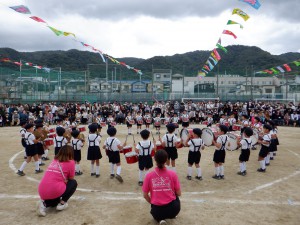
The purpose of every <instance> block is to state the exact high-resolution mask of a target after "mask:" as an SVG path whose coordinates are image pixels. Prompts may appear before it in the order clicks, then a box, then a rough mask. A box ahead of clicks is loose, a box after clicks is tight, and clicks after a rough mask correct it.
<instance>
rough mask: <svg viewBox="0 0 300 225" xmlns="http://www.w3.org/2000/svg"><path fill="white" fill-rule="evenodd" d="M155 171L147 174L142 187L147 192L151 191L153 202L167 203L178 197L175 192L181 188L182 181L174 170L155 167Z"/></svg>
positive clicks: (154, 203) (158, 203)
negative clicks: (180, 181)
mask: <svg viewBox="0 0 300 225" xmlns="http://www.w3.org/2000/svg"><path fill="white" fill-rule="evenodd" d="M155 171H156V172H157V173H158V175H159V176H158V175H157V174H156V172H155ZM155 171H152V172H150V173H148V174H147V175H146V177H145V180H144V184H143V188H142V189H143V192H145V193H149V192H150V196H151V204H153V205H166V204H168V203H170V202H172V201H173V200H175V199H176V196H175V193H176V191H178V190H180V183H179V180H178V177H177V174H176V173H175V172H174V171H172V170H168V169H166V168H164V169H162V170H161V169H158V168H155Z"/></svg>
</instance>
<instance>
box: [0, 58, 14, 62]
mask: <svg viewBox="0 0 300 225" xmlns="http://www.w3.org/2000/svg"><path fill="white" fill-rule="evenodd" d="M0 61H1V62H11V60H10V59H9V58H3V59H1V60H0Z"/></svg>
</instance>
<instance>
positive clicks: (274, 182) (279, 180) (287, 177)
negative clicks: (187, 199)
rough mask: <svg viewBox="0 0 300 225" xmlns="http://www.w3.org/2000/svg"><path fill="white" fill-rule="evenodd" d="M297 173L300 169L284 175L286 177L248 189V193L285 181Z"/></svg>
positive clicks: (299, 172)
mask: <svg viewBox="0 0 300 225" xmlns="http://www.w3.org/2000/svg"><path fill="white" fill-rule="evenodd" d="M298 174H300V171H295V172H294V173H292V174H290V175H289V176H286V177H283V178H280V179H278V180H275V181H273V182H270V183H267V184H264V185H261V186H258V187H256V188H254V189H252V190H250V191H248V194H252V193H253V192H255V191H259V190H261V189H264V188H267V187H270V186H272V185H274V184H277V183H280V182H282V181H285V180H287V179H290V178H291V177H294V176H297V175H298Z"/></svg>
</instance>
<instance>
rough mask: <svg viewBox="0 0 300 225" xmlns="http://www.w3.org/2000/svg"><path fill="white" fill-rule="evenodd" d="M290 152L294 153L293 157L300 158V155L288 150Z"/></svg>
mask: <svg viewBox="0 0 300 225" xmlns="http://www.w3.org/2000/svg"><path fill="white" fill-rule="evenodd" d="M288 151H289V152H290V153H292V154H293V155H295V156H297V157H298V158H300V155H299V154H298V153H296V152H293V151H292V150H289V149H288Z"/></svg>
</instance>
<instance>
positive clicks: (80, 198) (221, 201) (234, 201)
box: [0, 194, 300, 206]
mask: <svg viewBox="0 0 300 225" xmlns="http://www.w3.org/2000/svg"><path fill="white" fill-rule="evenodd" d="M0 199H12V200H14V199H39V196H38V195H8V194H0ZM87 199H88V200H95V199H97V200H118V201H145V200H144V198H143V197H140V196H130V197H129V196H128V197H117V196H115V197H114V196H98V197H96V198H94V197H93V198H92V197H84V196H72V200H76V201H84V200H87ZM180 200H181V201H182V202H187V203H189V204H191V203H195V204H233V205H236V204H240V205H291V206H300V202H299V201H291V200H287V201H286V202H285V201H284V202H283V201H253V200H239V199H194V198H187V197H181V198H180Z"/></svg>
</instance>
